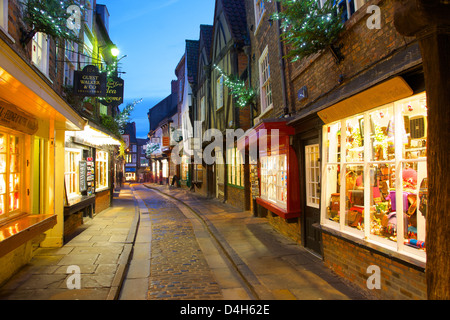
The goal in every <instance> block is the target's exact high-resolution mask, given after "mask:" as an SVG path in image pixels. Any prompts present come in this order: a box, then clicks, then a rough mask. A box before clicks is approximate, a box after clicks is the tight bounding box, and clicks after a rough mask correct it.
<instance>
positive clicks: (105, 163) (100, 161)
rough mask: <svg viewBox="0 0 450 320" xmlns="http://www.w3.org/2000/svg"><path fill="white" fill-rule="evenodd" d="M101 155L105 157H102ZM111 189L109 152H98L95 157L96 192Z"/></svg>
mask: <svg viewBox="0 0 450 320" xmlns="http://www.w3.org/2000/svg"><path fill="white" fill-rule="evenodd" d="M99 155H104V157H100V156H99ZM108 188H109V152H107V151H104V150H97V151H96V157H95V191H96V192H99V191H103V190H106V189H108Z"/></svg>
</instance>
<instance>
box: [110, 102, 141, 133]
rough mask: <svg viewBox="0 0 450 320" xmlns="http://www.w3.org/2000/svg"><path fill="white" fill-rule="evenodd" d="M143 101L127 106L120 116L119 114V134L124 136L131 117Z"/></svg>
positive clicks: (117, 120) (117, 118) (117, 121)
mask: <svg viewBox="0 0 450 320" xmlns="http://www.w3.org/2000/svg"><path fill="white" fill-rule="evenodd" d="M141 102H142V99H140V100H137V101H134V102H132V103H129V104H127V105H126V106H125V108H124V109H123V110H122V112H121V113H120V114H118V115H117V116H116V118H115V121H116V123H117V125H118V127H119V132H120V133H121V134H124V132H125V127H126V125H127V123H128V121H129V119H130V115H131V113H132V112H133V110H134V108H135V107H136V105H137V104H139V103H141Z"/></svg>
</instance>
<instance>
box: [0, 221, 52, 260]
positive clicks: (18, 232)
mask: <svg viewBox="0 0 450 320" xmlns="http://www.w3.org/2000/svg"><path fill="white" fill-rule="evenodd" d="M55 225H56V215H30V214H27V215H24V216H21V217H20V218H17V219H15V220H13V221H10V222H9V223H7V224H5V225H3V226H2V227H0V257H2V256H4V255H6V254H8V253H9V252H11V251H13V250H15V249H17V248H18V247H20V246H21V245H23V244H25V243H26V242H28V241H30V240H32V239H34V238H35V237H37V236H38V235H40V234H42V233H44V232H45V231H47V230H50V229H51V228H53V227H54V226H55Z"/></svg>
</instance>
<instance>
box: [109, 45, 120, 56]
mask: <svg viewBox="0 0 450 320" xmlns="http://www.w3.org/2000/svg"><path fill="white" fill-rule="evenodd" d="M119 53H120V50H119V49H118V48H117V47H116V46H114V47H112V48H111V54H112V56H113V57H115V58H117V57H118V56H119Z"/></svg>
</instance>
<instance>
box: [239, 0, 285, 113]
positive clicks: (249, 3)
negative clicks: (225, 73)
mask: <svg viewBox="0 0 450 320" xmlns="http://www.w3.org/2000/svg"><path fill="white" fill-rule="evenodd" d="M276 3H277V2H276V1H271V2H269V1H265V2H264V5H265V7H266V12H265V14H264V16H263V18H262V19H261V21H260V23H259V26H258V28H257V26H256V22H255V10H254V0H245V6H246V10H247V23H248V25H249V29H250V32H249V33H250V41H251V44H252V53H251V56H252V65H251V68H252V87H253V88H256V89H258V92H259V85H260V80H259V58H260V57H261V55H262V53H263V52H264V50H265V48H266V47H267V50H268V55H269V64H270V79H271V85H272V97H273V110H272V111H270V112H268V113H267V114H266V115H264V118H278V117H279V116H281V115H283V114H284V101H283V90H282V81H281V79H282V76H283V74H282V72H281V68H280V59H281V55H280V52H279V35H278V28H277V21H272V22H270V21H269V19H270V18H271V16H272V14H273V13H275V12H276ZM256 100H257V105H256V107H257V108H258V110H259V112H260V111H261V94H260V93H259V94H258V96H257V99H256ZM259 112H258V113H255V116H258V115H259Z"/></svg>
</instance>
